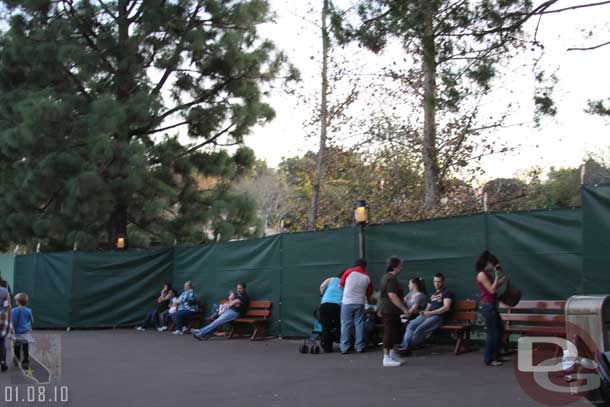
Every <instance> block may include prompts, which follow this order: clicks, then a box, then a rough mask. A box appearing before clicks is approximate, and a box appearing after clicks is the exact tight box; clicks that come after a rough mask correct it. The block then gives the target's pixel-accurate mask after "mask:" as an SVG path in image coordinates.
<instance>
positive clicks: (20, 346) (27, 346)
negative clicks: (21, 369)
mask: <svg viewBox="0 0 610 407" xmlns="http://www.w3.org/2000/svg"><path fill="white" fill-rule="evenodd" d="M22 349H23V360H22V361H23V362H25V363H29V362H30V344H29V343H17V342H15V346H14V350H15V358H16V359H17V360H21V350H22Z"/></svg>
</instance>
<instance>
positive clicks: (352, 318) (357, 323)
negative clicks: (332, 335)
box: [341, 304, 364, 352]
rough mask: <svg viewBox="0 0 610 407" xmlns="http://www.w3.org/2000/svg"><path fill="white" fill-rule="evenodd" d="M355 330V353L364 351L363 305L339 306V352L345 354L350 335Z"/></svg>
mask: <svg viewBox="0 0 610 407" xmlns="http://www.w3.org/2000/svg"><path fill="white" fill-rule="evenodd" d="M352 327H354V328H355V333H356V343H355V344H354V348H356V352H362V351H363V350H364V304H343V305H341V352H347V351H348V349H349V347H350V333H351V330H352Z"/></svg>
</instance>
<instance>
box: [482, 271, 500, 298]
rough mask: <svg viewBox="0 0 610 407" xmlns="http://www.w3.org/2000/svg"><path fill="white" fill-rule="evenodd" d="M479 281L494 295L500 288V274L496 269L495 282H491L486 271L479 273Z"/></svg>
mask: <svg viewBox="0 0 610 407" xmlns="http://www.w3.org/2000/svg"><path fill="white" fill-rule="evenodd" d="M477 281H478V282H479V283H481V284H482V285H483V287H485V289H486V290H487V291H489V292H490V293H492V294H495V293H496V290H497V289H498V287H499V286H500V272H499V271H498V270H497V269H496V271H495V277H494V281H493V282H490V281H489V277H487V274H486V273H485V272H484V271H479V273H478V274H477Z"/></svg>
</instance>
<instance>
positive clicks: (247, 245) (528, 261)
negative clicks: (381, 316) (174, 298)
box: [0, 186, 610, 336]
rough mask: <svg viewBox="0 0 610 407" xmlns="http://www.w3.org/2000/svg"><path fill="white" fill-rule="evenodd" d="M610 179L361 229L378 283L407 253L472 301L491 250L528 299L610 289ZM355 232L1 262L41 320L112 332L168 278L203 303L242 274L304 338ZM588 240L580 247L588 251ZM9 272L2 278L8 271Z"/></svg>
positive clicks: (351, 250)
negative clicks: (576, 199)
mask: <svg viewBox="0 0 610 407" xmlns="http://www.w3.org/2000/svg"><path fill="white" fill-rule="evenodd" d="M609 236H610V186H599V187H594V186H591V187H587V188H584V189H583V209H582V210H581V209H573V210H545V211H532V212H516V213H485V214H478V215H472V216H462V217H454V218H444V219H432V220H425V221H417V222H407V223H399V224H384V225H372V226H369V227H367V228H366V245H367V246H366V249H367V259H368V261H369V267H368V269H369V272H370V273H371V274H372V276H373V279H374V282H375V286H376V287H378V284H379V280H380V279H381V276H382V274H383V273H384V271H385V270H384V268H385V260H386V258H387V257H388V256H390V255H398V256H401V257H404V258H406V259H407V263H406V265H405V267H404V271H403V274H402V275H401V280H402V281H403V282H404V283H405V284H404V285H405V286H406V279H407V278H408V277H410V276H421V277H424V278H425V279H426V283H427V287H428V290H431V289H432V287H431V282H432V276H433V275H434V274H435V273H437V272H442V273H443V274H445V275H446V277H447V285H448V287H449V288H450V289H451V290H453V291H454V292H455V293H456V295H457V297H458V298H473V299H478V294H477V287H476V284H475V281H474V278H475V272H474V262H475V259H476V257H477V256H478V254H479V253H480V252H481V251H482V250H484V249H486V248H487V249H489V250H491V251H492V252H494V253H496V254H497V255H498V257H500V259H501V261H502V263H503V265H504V268H505V270H506V271H507V272H509V273H510V274H511V276H512V281H513V282H514V283H515V284H516V285H517V286H518V287H519V288H520V289H521V290H522V291H523V293H524V298H526V299H527V298H529V299H537V298H538V299H562V298H567V297H569V296H571V295H574V294H583V293H600V292H606V293H607V292H610V275H609V274H608V273H607V272H606V270H605V266H606V265H607V264H608V260H610V259H608V257H610V238H609ZM356 237H357V235H356V229H354V228H344V229H336V230H329V231H321V232H305V233H294V234H282V235H276V236H272V237H268V238H262V239H252V240H247V241H238V242H229V243H223V244H212V245H208V246H201V247H190V248H174V249H165V250H151V251H126V252H111V253H108V252H104V253H102V252H100V253H96V252H64V253H39V254H33V255H27V256H16V257H14V258H12V257H8V256H6V257H0V268H1V269H2V272H3V276H4V277H5V278H6V277H8V276H9V274H10V271H9V269H10V265H11V264H13V263H14V284H13V286H14V291H15V292H18V291H23V292H27V293H28V294H29V295H30V297H31V302H30V305H31V307H32V309H33V311H34V314H35V318H36V326H37V327H40V328H45V327H68V326H69V327H75V328H94V327H114V326H127V325H132V324H136V323H138V322H139V321H140V320H141V319H142V318H143V316H144V314H145V313H146V311H147V310H148V309H149V308H151V307H152V306H153V304H154V299H155V298H156V296H157V295H158V292H159V289H160V287H161V286H162V284H163V283H164V282H165V281H171V282H172V283H173V284H174V285H175V286H178V287H180V288H181V287H182V285H183V284H184V282H185V281H186V280H191V281H192V282H193V285H194V287H195V291H196V294H197V296H198V297H200V298H201V299H202V300H203V301H204V302H205V304H206V309H208V310H209V309H210V306H211V304H212V303H215V302H218V300H220V299H222V298H225V297H226V295H227V293H228V291H229V290H230V289H232V288H234V286H235V283H236V282H237V281H244V282H246V283H247V284H248V291H249V293H250V296H251V298H253V299H269V300H272V301H273V308H272V321H271V328H272V329H271V330H272V332H273V333H274V334H276V335H282V336H305V335H309V334H310V333H311V329H312V325H313V321H314V317H313V312H314V310H315V309H316V308H317V307H318V303H319V300H320V296H319V285H320V283H321V282H322V280H323V279H324V278H326V277H328V276H333V275H337V274H338V273H339V272H341V271H342V270H343V269H345V268H346V267H348V266H349V265H350V264H351V263H352V262H353V260H354V259H355V255H356V253H357V241H356ZM583 241H584V242H585V244H584V247H586V250H584V251H583ZM5 274H6V276H5Z"/></svg>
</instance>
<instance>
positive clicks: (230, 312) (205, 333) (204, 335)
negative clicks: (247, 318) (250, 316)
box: [193, 282, 250, 341]
mask: <svg viewBox="0 0 610 407" xmlns="http://www.w3.org/2000/svg"><path fill="white" fill-rule="evenodd" d="M227 305H228V306H229V308H228V309H226V310H225V311H224V312H223V313H222V314H220V315H219V316H218V318H216V319H215V320H214V321H212V322H211V323H210V324H208V325H206V326H205V327H203V328H201V329H195V330H193V338H195V339H197V340H200V341H206V340H208V339H209V338H210V337H211V336H212V335H213V334H214V332H215V331H216V330H217V329H219V328H222V326H223V325H224V324H226V323H228V322H231V321H234V320H236V319H237V318H239V317H240V316H243V315H244V314H245V313H246V311H247V309H248V306H249V305H250V297H248V293H246V283H241V282H240V283H237V290H236V294H235V299H233V300H232V301H230V302H229V303H227Z"/></svg>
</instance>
